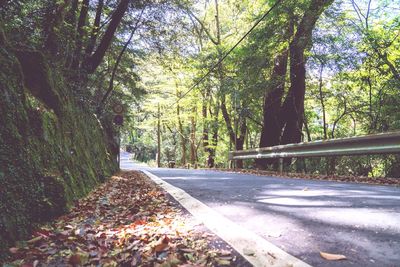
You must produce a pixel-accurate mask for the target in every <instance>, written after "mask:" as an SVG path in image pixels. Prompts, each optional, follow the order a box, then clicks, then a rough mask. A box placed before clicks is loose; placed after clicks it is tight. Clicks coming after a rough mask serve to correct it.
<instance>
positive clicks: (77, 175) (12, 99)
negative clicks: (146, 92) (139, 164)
mask: <svg viewBox="0 0 400 267" xmlns="http://www.w3.org/2000/svg"><path fill="white" fill-rule="evenodd" d="M34 56H35V57H38V58H39V59H40V60H39V63H37V62H38V61H37V60H32V62H29V61H30V60H29V58H27V57H29V55H27V54H24V53H22V52H16V51H14V52H11V51H10V49H6V48H4V47H0V64H1V69H0V259H1V258H2V257H4V256H5V252H6V249H7V248H8V247H9V246H11V245H13V243H14V242H15V241H16V240H20V239H23V238H28V237H29V233H30V231H31V230H32V227H34V226H35V225H36V224H38V223H43V222H46V221H48V220H50V219H52V218H54V217H55V216H58V215H61V214H62V213H64V212H65V211H66V210H67V209H68V206H69V205H70V204H72V203H73V201H74V200H76V199H78V198H80V197H82V196H85V195H86V194H87V193H88V192H89V191H90V190H91V189H93V187H94V186H96V185H97V184H99V183H100V182H102V181H103V180H104V178H105V177H107V176H109V175H111V174H112V173H113V172H115V171H116V170H117V164H116V158H115V155H112V154H111V152H110V151H111V150H110V147H109V144H111V143H112V142H111V141H110V140H107V137H106V134H105V133H104V131H103V129H102V126H101V123H100V122H99V120H98V119H97V118H96V116H95V115H94V114H93V113H91V112H89V111H88V110H86V109H85V107H82V106H80V105H78V104H77V101H75V100H74V99H73V97H72V96H70V95H69V94H68V90H67V89H66V87H64V86H63V84H64V85H65V83H64V82H63V80H62V78H60V75H57V74H56V73H55V71H50V70H49V68H48V67H47V66H46V63H45V61H44V60H43V58H42V57H41V56H40V55H38V54H34ZM21 57H22V58H21ZM21 59H24V60H27V61H28V63H26V62H25V63H24V62H21ZM22 64H28V65H26V66H22ZM29 64H30V65H29ZM35 64H37V65H35ZM38 70H40V71H41V73H33V75H31V77H27V75H26V72H27V71H28V72H31V71H33V72H35V71H38ZM31 74H32V73H31ZM44 74H45V75H46V77H41V76H43V75H44ZM28 76H29V75H28ZM30 83H31V84H30ZM43 90H46V91H43ZM108 138H110V137H108Z"/></svg>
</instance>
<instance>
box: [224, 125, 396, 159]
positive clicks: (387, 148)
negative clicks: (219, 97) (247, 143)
mask: <svg viewBox="0 0 400 267" xmlns="http://www.w3.org/2000/svg"><path fill="white" fill-rule="evenodd" d="M396 153H400V132H390V133H382V134H373V135H365V136H356V137H349V138H338V139H331V140H321V141H313V142H304V143H298V144H289V145H280V146H273V147H262V148H256V149H249V150H241V151H230V152H229V160H241V159H268V158H281V159H282V158H301V157H302V158H305V157H329V156H355V155H372V154H396Z"/></svg>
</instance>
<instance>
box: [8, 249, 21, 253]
mask: <svg viewBox="0 0 400 267" xmlns="http://www.w3.org/2000/svg"><path fill="white" fill-rule="evenodd" d="M8 250H9V251H10V253H12V254H15V253H17V252H18V250H19V248H9V249H8Z"/></svg>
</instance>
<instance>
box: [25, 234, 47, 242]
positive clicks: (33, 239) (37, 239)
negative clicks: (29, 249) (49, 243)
mask: <svg viewBox="0 0 400 267" xmlns="http://www.w3.org/2000/svg"><path fill="white" fill-rule="evenodd" d="M42 239H43V236H41V235H40V236H37V237H35V238H32V239H31V240H28V241H26V243H28V244H35V243H36V242H39V241H40V240H42Z"/></svg>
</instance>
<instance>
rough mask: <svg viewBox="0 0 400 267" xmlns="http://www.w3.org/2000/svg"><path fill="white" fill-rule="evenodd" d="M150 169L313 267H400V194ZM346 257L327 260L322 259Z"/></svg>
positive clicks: (359, 187)
mask: <svg viewBox="0 0 400 267" xmlns="http://www.w3.org/2000/svg"><path fill="white" fill-rule="evenodd" d="M127 157H128V154H126V153H123V154H122V155H121V168H122V169H144V168H145V169H147V170H148V171H150V172H151V173H153V174H154V175H156V176H158V177H160V178H161V179H163V180H165V181H166V182H168V183H170V184H172V185H174V186H176V187H179V188H181V189H183V190H184V191H186V192H187V193H188V194H190V195H191V196H193V197H194V198H196V199H198V200H200V201H201V202H203V203H204V204H206V205H207V206H209V207H211V208H213V209H214V210H216V211H218V212H219V213H220V214H222V215H224V216H225V217H227V218H229V219H230V220H232V221H234V222H236V223H237V224H239V225H241V226H243V227H245V228H247V229H249V230H251V231H253V232H255V233H257V234H258V235H260V236H262V237H263V238H265V239H266V240H268V241H270V242H271V243H273V244H274V245H276V246H278V247H280V248H281V249H283V250H285V251H286V252H288V253H289V254H292V255H293V256H295V257H297V258H299V259H301V260H303V261H305V262H307V263H309V264H311V265H313V266H363V267H365V266H400V188H398V187H389V186H374V185H363V184H355V183H339V182H328V181H312V180H306V179H291V178H276V177H263V176H255V175H248V174H235V173H228V172H219V171H208V170H183V169H152V168H146V167H145V166H143V165H137V164H133V163H131V162H130V161H129V160H128V158H127ZM320 251H323V252H328V253H337V254H344V255H346V256H347V258H348V259H347V260H344V261H327V260H324V259H322V258H321V257H320V255H319V252H320Z"/></svg>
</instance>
